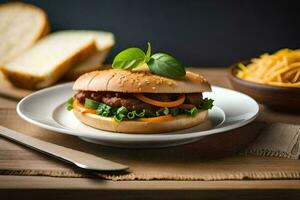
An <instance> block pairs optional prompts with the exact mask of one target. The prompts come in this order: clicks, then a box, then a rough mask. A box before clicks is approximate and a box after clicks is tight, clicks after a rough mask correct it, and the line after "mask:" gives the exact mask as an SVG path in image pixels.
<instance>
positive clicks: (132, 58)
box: [112, 47, 146, 69]
mask: <svg viewBox="0 0 300 200" xmlns="http://www.w3.org/2000/svg"><path fill="white" fill-rule="evenodd" d="M145 56H146V55H145V53H144V52H143V51H142V50H141V49H139V48H136V47H133V48H129V49H125V50H123V51H121V52H120V53H119V54H118V55H117V56H116V57H115V59H114V61H113V64H112V68H114V69H133V68H135V67H138V66H140V65H142V64H144V63H145Z"/></svg>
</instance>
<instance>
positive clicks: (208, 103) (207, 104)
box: [199, 98, 214, 110]
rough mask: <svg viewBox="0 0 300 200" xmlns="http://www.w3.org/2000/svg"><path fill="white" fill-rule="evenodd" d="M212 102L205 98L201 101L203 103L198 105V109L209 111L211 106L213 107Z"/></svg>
mask: <svg viewBox="0 0 300 200" xmlns="http://www.w3.org/2000/svg"><path fill="white" fill-rule="evenodd" d="M213 103H214V100H213V99H208V98H205V99H203V101H202V102H201V103H200V104H199V108H200V109H206V110H208V109H211V108H212V107H213V106H214V104H213Z"/></svg>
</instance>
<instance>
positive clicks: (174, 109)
mask: <svg viewBox="0 0 300 200" xmlns="http://www.w3.org/2000/svg"><path fill="white" fill-rule="evenodd" d="M170 113H171V115H173V116H176V115H178V114H179V113H180V110H179V108H170Z"/></svg>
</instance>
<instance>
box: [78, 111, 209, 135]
mask: <svg viewBox="0 0 300 200" xmlns="http://www.w3.org/2000/svg"><path fill="white" fill-rule="evenodd" d="M73 112H74V114H75V116H76V117H77V118H78V119H79V120H80V121H81V122H82V123H84V124H86V125H88V126H91V127H94V128H96V129H101V130H106V131H112V132H123V133H139V134H143V133H152V134H155V133H163V132H169V131H175V130H180V129H186V128H190V127H193V126H196V125H198V124H201V123H202V122H204V121H206V120H207V117H208V111H207V110H199V112H198V114H197V115H196V116H195V117H191V116H188V115H185V114H182V115H178V116H176V117H174V118H173V120H169V121H163V122H143V121H137V120H130V121H129V120H128V121H122V122H120V123H117V122H115V121H114V119H113V118H112V117H103V116H99V115H95V114H91V113H81V112H79V111H77V110H76V109H73Z"/></svg>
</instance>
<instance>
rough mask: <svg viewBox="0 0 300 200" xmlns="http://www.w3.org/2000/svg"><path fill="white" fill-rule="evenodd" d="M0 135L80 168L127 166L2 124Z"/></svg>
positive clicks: (104, 168) (109, 168) (110, 169)
mask: <svg viewBox="0 0 300 200" xmlns="http://www.w3.org/2000/svg"><path fill="white" fill-rule="evenodd" d="M0 135H1V136H3V137H5V138H8V139H10V140H13V141H15V142H17V143H20V144H23V145H25V146H27V147H29V148H31V149H35V150H37V151H40V152H42V153H45V154H48V155H50V156H52V157H55V158H59V159H60V160H63V161H66V162H68V163H72V164H74V165H76V166H77V167H79V168H82V169H86V170H97V171H123V170H127V169H128V168H129V167H128V166H126V165H122V164H119V163H116V162H112V161H110V160H106V159H103V158H100V157H97V156H94V155H91V154H88V153H84V152H81V151H77V150H74V149H70V148H66V147H62V146H59V145H56V144H52V143H49V142H45V141H42V140H39V139H36V138H33V137H30V136H27V135H24V134H22V133H19V132H17V131H14V130H11V129H8V128H5V127H3V126H0Z"/></svg>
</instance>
